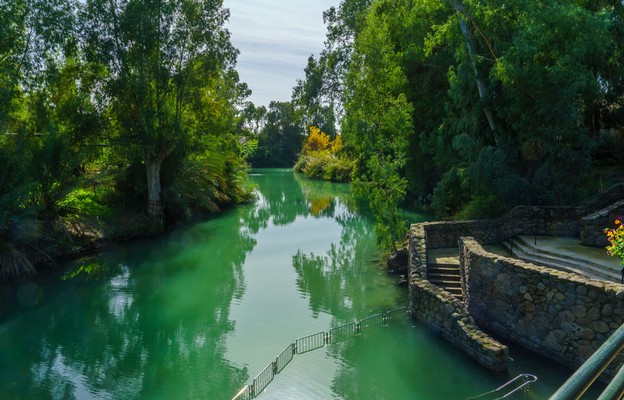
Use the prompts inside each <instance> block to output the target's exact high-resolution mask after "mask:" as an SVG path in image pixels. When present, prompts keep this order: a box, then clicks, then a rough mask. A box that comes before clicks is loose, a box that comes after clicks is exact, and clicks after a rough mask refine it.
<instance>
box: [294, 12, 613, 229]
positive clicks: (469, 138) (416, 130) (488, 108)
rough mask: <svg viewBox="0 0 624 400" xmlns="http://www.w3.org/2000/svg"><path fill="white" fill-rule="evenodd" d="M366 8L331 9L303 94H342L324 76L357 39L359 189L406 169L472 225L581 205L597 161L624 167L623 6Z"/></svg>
mask: <svg viewBox="0 0 624 400" xmlns="http://www.w3.org/2000/svg"><path fill="white" fill-rule="evenodd" d="M355 3H357V2H355V1H347V0H345V1H343V2H342V3H341V6H340V8H339V9H330V10H329V11H328V12H327V13H326V17H327V22H328V31H329V33H328V43H329V44H328V46H327V48H326V50H325V51H324V53H323V54H322V55H321V57H319V58H318V59H315V60H311V61H310V62H309V63H308V70H309V73H308V74H307V75H306V77H307V78H308V79H309V82H306V84H307V86H306V85H299V89H300V90H301V93H307V94H309V95H312V94H314V93H322V89H323V88H328V87H332V86H331V84H332V82H334V80H332V78H331V77H330V74H326V73H325V72H324V71H325V70H324V69H323V68H325V66H326V65H329V60H330V59H331V57H329V55H334V54H336V53H335V52H334V47H332V45H333V44H335V43H336V38H340V37H343V36H342V35H343V33H344V32H347V34H346V37H348V38H350V40H347V41H344V42H342V47H340V46H338V47H337V48H341V49H342V51H341V53H340V54H341V55H342V56H344V57H346V59H344V58H343V59H342V60H341V63H340V65H342V66H347V68H346V70H347V71H348V72H347V73H346V74H343V75H342V76H343V77H345V79H343V80H342V81H341V82H343V83H344V91H342V92H343V93H344V96H343V97H342V100H343V103H342V105H343V107H344V118H343V119H342V121H341V126H342V133H343V136H344V137H345V139H346V144H347V147H346V150H347V151H348V152H350V154H352V155H353V156H354V157H355V158H356V159H357V168H356V171H355V179H356V181H361V182H372V180H373V178H372V177H373V176H375V173H376V172H375V169H376V168H379V171H386V173H379V171H377V174H378V176H387V172H388V171H393V172H392V173H393V174H396V176H397V177H399V178H404V179H406V180H407V182H408V186H407V193H406V195H407V196H409V197H410V198H416V199H425V198H426V199H429V201H430V205H431V207H432V209H433V210H434V211H435V212H436V213H437V214H438V216H443V217H451V216H453V217H463V218H471V217H481V216H493V215H497V214H500V213H501V212H503V211H504V210H505V209H507V208H510V207H512V206H514V205H517V204H552V205H557V204H559V205H563V204H578V202H579V201H581V200H582V199H583V197H584V196H585V190H584V187H585V186H586V177H588V174H589V172H590V171H591V168H592V165H593V163H594V161H595V160H596V159H600V157H610V159H612V160H617V157H615V151H614V150H611V149H616V148H619V147H621V146H620V145H621V143H622V139H621V137H618V136H617V135H615V134H614V132H617V131H619V130H621V129H622V126H623V125H624V118H623V117H624V112H623V110H624V101H623V100H622V99H624V79H622V76H624V74H622V72H623V71H624V70H623V67H624V63H623V62H622V60H623V58H622V57H621V55H622V54H624V51H623V49H624V47H623V46H624V45H622V43H624V40H623V39H624V19H623V17H624V14H623V12H624V7H623V6H622V5H621V4H620V2H615V3H609V2H564V1H559V0H549V1H542V2H534V1H528V0H509V1H507V0H506V1H503V2H502V3H500V2H499V3H496V4H493V3H492V4H490V3H484V2H481V1H478V0H463V1H453V2H442V1H438V0H426V1H419V2H411V1H403V0H399V1H388V0H375V1H372V2H359V4H360V5H363V7H362V8H360V9H359V10H360V11H358V12H357V13H355V14H351V16H350V17H348V16H347V14H344V13H343V11H344V10H346V8H347V7H349V6H352V5H354V4H355ZM339 11H340V12H339ZM353 16H355V18H353ZM354 21H357V22H354ZM325 63H328V64H325ZM343 70H345V69H343ZM319 80H321V82H320V83H319ZM312 88H314V90H312ZM312 97H314V96H312ZM408 114H409V115H408ZM607 132H611V134H610V135H609V136H608V137H609V138H610V139H609V145H608V146H606V142H603V143H604V144H602V145H601V146H600V147H596V146H595V141H596V139H597V138H599V137H600V138H604V137H606V136H605V134H606V133H607ZM594 149H597V150H598V151H597V152H596V151H595V150H594ZM375 157H377V161H376V162H373V161H372V160H373V159H374V158H375ZM612 162H613V161H612ZM392 163H395V165H392ZM386 164H387V165H386ZM375 187H376V186H374V185H373V186H372V188H373V189H374V188H375ZM371 196H372V195H371Z"/></svg>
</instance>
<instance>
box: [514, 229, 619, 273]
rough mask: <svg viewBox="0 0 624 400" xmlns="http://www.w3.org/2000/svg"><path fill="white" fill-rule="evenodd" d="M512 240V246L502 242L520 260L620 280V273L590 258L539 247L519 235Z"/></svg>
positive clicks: (565, 270)
mask: <svg viewBox="0 0 624 400" xmlns="http://www.w3.org/2000/svg"><path fill="white" fill-rule="evenodd" d="M512 240H513V246H512V243H511V242H509V241H506V242H503V245H504V246H506V247H507V249H508V250H509V251H510V252H512V254H513V255H514V256H515V257H518V258H520V259H522V260H525V261H528V262H531V263H534V264H538V265H544V266H547V267H550V268H554V269H557V270H560V271H564V272H574V273H577V274H581V275H585V276H587V277H589V278H593V279H600V280H608V281H612V282H620V274H618V273H615V272H613V271H612V270H610V269H609V268H607V267H605V266H603V265H601V264H598V263H595V262H593V261H591V260H587V259H582V258H579V257H574V256H571V255H568V254H559V253H556V252H553V251H548V250H543V249H539V248H537V247H535V246H534V245H532V244H530V243H528V242H527V240H525V239H523V238H520V237H516V238H513V239H512Z"/></svg>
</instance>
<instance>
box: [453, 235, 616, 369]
mask: <svg viewBox="0 0 624 400" xmlns="http://www.w3.org/2000/svg"><path fill="white" fill-rule="evenodd" d="M460 270H461V273H462V284H463V286H464V298H465V304H466V305H467V309H468V311H469V313H470V315H471V316H472V317H473V318H474V320H475V321H476V322H477V323H478V324H479V325H480V326H482V327H484V328H486V329H489V330H491V331H492V332H494V333H496V334H498V335H500V336H501V337H504V338H506V339H509V340H512V341H514V342H516V343H519V344H521V345H522V346H524V347H526V348H529V349H532V350H534V351H536V352H538V353H540V354H544V355H546V356H548V357H550V358H551V359H554V360H556V361H558V362H561V363H563V364H565V365H568V366H571V367H574V368H577V367H579V366H580V365H581V364H582V363H583V362H584V361H585V360H587V358H589V356H590V355H591V354H592V353H593V352H594V351H595V350H596V349H598V347H600V345H601V344H602V343H603V342H604V341H605V340H606V339H607V338H608V337H609V336H610V335H611V334H612V333H613V332H614V331H615V330H616V329H617V328H619V326H620V325H621V324H622V323H624V285H620V284H617V283H611V282H604V281H595V280H589V279H585V278H584V277H582V276H580V275H577V274H571V273H565V272H561V271H557V270H553V269H550V268H546V267H540V266H536V265H533V264H530V263H526V262H523V261H520V260H516V259H513V258H506V257H502V256H498V255H495V254H492V253H489V252H487V251H485V250H484V249H483V248H482V247H481V245H480V244H479V243H478V242H477V241H476V240H475V239H473V238H463V239H462V240H461V241H460ZM616 361H617V362H616V363H612V365H614V367H611V368H610V369H609V370H608V371H609V374H613V373H615V371H617V368H619V366H620V365H622V362H623V361H624V356H622V355H620V356H618V358H617V360H616ZM616 367H617V368H616Z"/></svg>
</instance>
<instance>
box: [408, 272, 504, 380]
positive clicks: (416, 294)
mask: <svg viewBox="0 0 624 400" xmlns="http://www.w3.org/2000/svg"><path fill="white" fill-rule="evenodd" d="M410 308H411V311H412V316H414V317H415V318H417V319H418V320H419V321H421V322H423V323H425V324H426V325H427V326H428V327H429V328H430V329H432V330H433V331H434V332H436V333H438V334H439V335H441V336H442V337H444V338H445V339H446V340H448V341H449V342H451V343H452V344H453V345H455V346H457V347H458V348H460V349H461V350H462V351H464V352H465V353H466V354H468V355H469V356H471V357H473V358H474V359H475V360H477V361H478V362H479V363H480V364H481V365H483V366H485V367H486V368H489V369H491V370H494V371H506V370H507V367H508V365H507V360H508V359H509V358H508V354H509V350H508V348H507V346H505V345H503V344H501V343H499V342H498V341H496V340H494V339H492V338H490V337H489V336H488V335H486V334H485V333H483V332H482V331H481V330H480V329H479V328H478V327H477V326H476V325H475V322H474V320H473V319H472V318H471V317H470V315H468V312H467V310H466V308H465V307H464V306H463V304H462V303H461V302H459V301H458V300H457V299H455V298H454V297H453V296H452V295H451V294H449V293H448V292H446V291H444V290H441V289H440V288H438V287H437V286H435V285H433V284H432V283H430V282H428V281H426V280H423V279H412V281H411V282H410Z"/></svg>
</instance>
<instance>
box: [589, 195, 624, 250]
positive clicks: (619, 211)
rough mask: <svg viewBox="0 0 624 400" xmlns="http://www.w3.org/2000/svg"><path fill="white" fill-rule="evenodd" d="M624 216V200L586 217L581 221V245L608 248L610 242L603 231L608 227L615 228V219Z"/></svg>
mask: <svg viewBox="0 0 624 400" xmlns="http://www.w3.org/2000/svg"><path fill="white" fill-rule="evenodd" d="M622 215H624V200H621V201H618V202H616V203H613V204H611V205H610V206H608V207H606V208H603V209H602V210H600V211H598V212H595V213H593V214H590V215H588V216H586V217H584V218H583V219H582V220H581V232H580V238H581V243H583V245H585V246H593V247H605V246H607V245H608V244H609V242H608V241H607V235H606V234H605V233H604V232H603V230H604V229H605V228H607V227H610V228H614V227H615V224H614V221H615V219H616V218H617V217H618V216H622Z"/></svg>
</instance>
